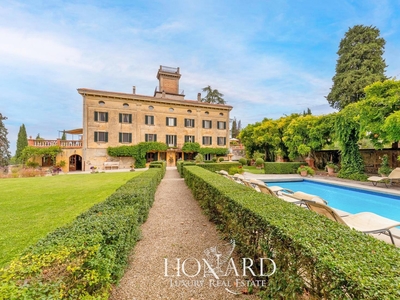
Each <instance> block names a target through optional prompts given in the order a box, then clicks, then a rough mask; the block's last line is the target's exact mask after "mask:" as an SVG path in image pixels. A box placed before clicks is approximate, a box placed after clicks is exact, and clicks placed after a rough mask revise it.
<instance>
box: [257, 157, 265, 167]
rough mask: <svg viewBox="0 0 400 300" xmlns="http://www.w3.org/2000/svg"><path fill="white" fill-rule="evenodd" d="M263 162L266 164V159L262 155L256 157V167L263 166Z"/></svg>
mask: <svg viewBox="0 0 400 300" xmlns="http://www.w3.org/2000/svg"><path fill="white" fill-rule="evenodd" d="M263 164H264V160H263V159H262V158H261V157H259V158H257V159H256V167H258V168H259V167H262V165H263Z"/></svg>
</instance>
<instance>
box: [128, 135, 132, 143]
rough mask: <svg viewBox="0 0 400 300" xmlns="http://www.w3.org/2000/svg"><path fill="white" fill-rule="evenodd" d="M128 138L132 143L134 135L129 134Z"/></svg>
mask: <svg viewBox="0 0 400 300" xmlns="http://www.w3.org/2000/svg"><path fill="white" fill-rule="evenodd" d="M128 138H129V143H132V133H129V134H128Z"/></svg>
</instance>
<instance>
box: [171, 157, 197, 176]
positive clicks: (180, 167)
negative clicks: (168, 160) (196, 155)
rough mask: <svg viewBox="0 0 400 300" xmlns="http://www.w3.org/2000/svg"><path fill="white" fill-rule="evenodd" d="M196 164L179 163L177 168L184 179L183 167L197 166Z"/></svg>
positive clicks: (189, 162)
mask: <svg viewBox="0 0 400 300" xmlns="http://www.w3.org/2000/svg"><path fill="white" fill-rule="evenodd" d="M195 165H196V163H194V162H192V161H178V162H177V163H176V168H177V169H178V172H179V174H180V175H181V177H183V171H184V170H183V167H184V166H195Z"/></svg>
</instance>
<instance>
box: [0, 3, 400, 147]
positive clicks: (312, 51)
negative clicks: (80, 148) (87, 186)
mask: <svg viewBox="0 0 400 300" xmlns="http://www.w3.org/2000/svg"><path fill="white" fill-rule="evenodd" d="M358 24H362V25H367V26H369V25H372V26H376V27H377V28H378V29H380V31H381V36H382V37H383V38H384V39H385V40H386V47H385V54H384V58H385V59H386V63H387V64H388V68H387V70H386V75H387V76H389V77H393V76H397V78H398V77H400V55H399V52H400V51H399V49H400V32H399V30H400V1H399V0H391V1H390V0H388V1H385V0H380V1H375V0H373V1H372V0H371V1H368V0H363V1H350V0H347V1H346V0H337V1H315V0H304V1H301V0H297V1H294V0H292V1H288V0H287V1H280V0H271V1H270V0H264V1H256V0H250V1H236V0H210V1H209V0H205V1H184V0H180V1H179V0H168V1H161V0H160V1H152V0H143V1H142V0H134V1H122V0H104V1H101V0H98V1H84V0H82V1H59V0H52V1H39V0H29V1H8V0H2V1H0V40H1V43H0V56H1V59H0V70H1V71H0V112H1V113H2V114H3V115H5V116H7V117H8V120H6V121H5V122H4V123H5V125H6V127H7V129H8V131H9V135H8V138H9V140H10V148H11V151H12V154H14V153H15V144H16V139H17V134H18V130H19V127H20V125H21V124H23V123H24V124H25V126H26V128H27V133H28V136H30V135H31V136H33V137H36V135H37V134H38V133H40V135H41V136H42V137H44V138H48V139H54V138H57V137H58V130H63V129H73V128H79V127H82V98H81V96H80V95H79V94H78V93H77V91H76V89H77V88H91V89H100V90H108V91H116V92H127V93H130V92H131V91H132V86H133V85H135V86H136V92H137V93H138V94H143V95H153V92H154V88H155V87H156V86H157V84H158V81H157V79H156V73H157V70H158V68H159V66H160V65H165V66H171V67H180V69H181V74H182V77H181V80H180V88H181V89H183V90H184V91H185V95H186V99H196V96H197V93H198V92H201V89H202V88H203V87H205V86H207V85H211V87H212V88H216V89H218V90H219V91H220V92H221V93H223V94H224V95H225V97H224V98H225V100H226V101H227V102H228V104H230V105H232V106H233V107H234V109H233V110H232V112H231V117H236V118H237V119H238V120H241V121H242V125H247V124H249V123H254V122H256V121H261V120H262V119H263V118H265V117H268V118H279V117H280V116H282V115H284V114H290V113H293V112H302V111H303V110H305V109H307V108H310V109H311V110H312V112H313V114H324V113H329V112H332V111H333V110H332V109H331V108H330V107H329V105H328V102H327V101H326V99H325V97H324V96H326V95H327V94H328V93H329V90H330V88H331V86H332V77H333V76H334V74H335V65H336V59H337V54H336V52H337V50H338V46H339V42H340V40H341V39H342V38H343V36H344V34H345V32H346V31H347V30H348V29H349V28H350V27H352V26H354V25H358Z"/></svg>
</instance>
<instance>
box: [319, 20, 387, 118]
mask: <svg viewBox="0 0 400 300" xmlns="http://www.w3.org/2000/svg"><path fill="white" fill-rule="evenodd" d="M379 34H380V32H379V29H377V28H376V27H372V26H363V25H356V26H354V27H352V28H349V30H348V31H347V32H346V34H345V37H344V38H343V39H342V40H341V41H340V45H339V50H338V52H337V54H338V56H339V58H338V60H337V63H336V74H335V76H334V77H333V78H332V80H333V86H332V88H331V91H330V93H329V94H328V96H326V99H327V100H328V102H329V104H330V106H331V107H333V108H337V109H339V110H341V109H343V108H344V107H346V106H347V105H348V104H350V103H354V102H357V101H359V100H360V99H362V98H364V96H365V93H364V88H365V87H366V86H367V85H370V84H372V83H374V82H377V81H384V80H385V79H386V77H385V74H384V73H385V68H386V67H387V65H386V63H385V60H384V59H383V58H382V55H383V53H384V48H385V40H384V39H383V38H381V37H379Z"/></svg>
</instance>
